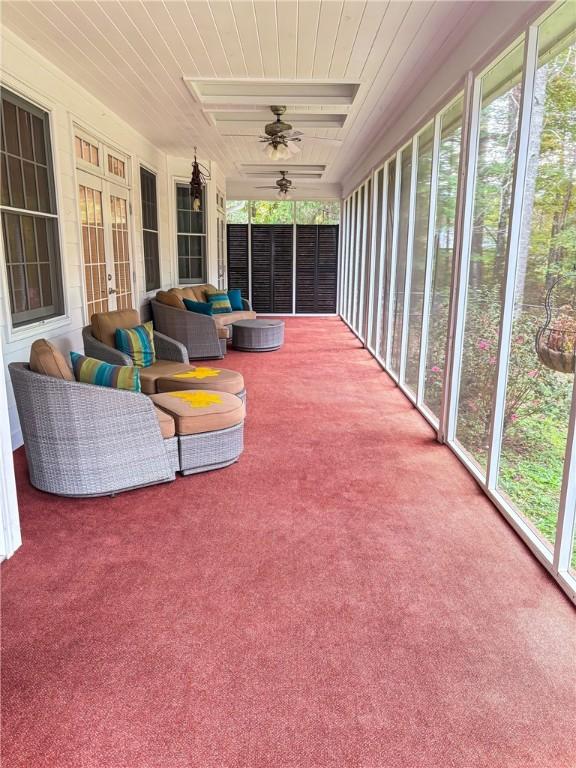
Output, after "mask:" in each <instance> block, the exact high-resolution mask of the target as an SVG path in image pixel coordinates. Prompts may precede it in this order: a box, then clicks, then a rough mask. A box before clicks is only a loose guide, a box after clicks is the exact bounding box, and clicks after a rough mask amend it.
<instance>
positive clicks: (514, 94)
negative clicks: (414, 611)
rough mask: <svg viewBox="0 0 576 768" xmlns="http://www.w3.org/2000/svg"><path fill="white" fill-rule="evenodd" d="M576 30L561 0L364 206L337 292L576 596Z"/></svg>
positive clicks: (368, 339)
mask: <svg viewBox="0 0 576 768" xmlns="http://www.w3.org/2000/svg"><path fill="white" fill-rule="evenodd" d="M575 24H576V16H575V14H574V6H573V4H571V3H568V2H567V3H562V4H558V5H556V6H554V7H553V8H552V9H551V10H550V11H548V12H547V14H546V15H545V16H544V17H542V18H541V19H540V20H539V21H538V22H537V23H535V24H533V25H532V26H531V27H530V28H528V29H526V30H525V33H524V34H523V35H522V36H521V37H520V38H519V39H518V40H517V41H516V42H515V43H514V44H513V45H511V46H510V47H509V48H508V49H507V50H506V51H504V52H503V53H502V55H501V56H500V57H499V58H498V59H497V60H495V61H493V62H492V63H491V64H490V66H488V67H487V68H486V69H485V70H484V71H482V72H478V73H470V74H468V75H467V76H466V79H465V81H464V82H463V88H462V92H461V93H460V94H458V95H456V97H455V98H454V99H453V100H452V101H451V102H450V103H448V104H446V106H445V107H444V108H443V109H442V110H441V111H440V112H439V113H438V114H437V115H435V116H434V118H433V119H432V120H431V121H430V122H429V123H428V124H426V125H424V126H422V128H421V130H419V131H418V133H416V135H414V136H412V137H411V138H410V139H409V140H408V141H407V142H406V144H404V145H403V146H401V147H399V148H398V151H397V152H396V153H395V154H394V155H392V156H391V157H389V158H387V160H386V162H385V163H384V164H383V165H382V166H381V167H379V168H377V169H376V170H375V171H374V173H373V174H372V176H371V177H370V178H369V179H367V180H366V181H365V182H364V183H363V184H362V185H361V186H360V187H358V188H357V189H356V190H354V192H353V193H352V194H350V195H349V197H348V198H347V199H346V200H345V201H344V204H343V213H342V234H341V274H342V277H341V281H340V288H339V297H338V299H339V308H340V313H341V315H342V317H343V318H344V320H345V321H346V322H347V323H348V324H349V325H350V327H351V328H352V330H353V331H354V332H355V333H356V334H357V335H358V336H359V337H360V339H361V340H362V341H363V342H364V343H365V345H366V347H367V348H368V349H369V350H370V352H371V353H372V354H373V355H374V356H375V357H376V358H377V359H378V361H379V362H380V364H381V365H382V366H383V367H384V369H385V370H386V371H387V372H388V373H389V374H390V376H391V377H392V378H393V379H394V380H395V381H396V382H397V383H398V385H399V386H400V388H401V389H402V390H403V392H404V393H405V394H406V395H407V397H409V398H410V399H411V400H412V402H413V403H414V404H415V405H416V406H417V407H418V409H419V410H420V411H421V413H422V414H423V415H424V416H425V417H426V418H427V419H428V421H429V422H430V424H431V425H432V426H433V427H434V428H435V429H436V430H437V433H438V437H439V439H440V440H441V441H442V442H446V443H448V445H449V446H450V447H451V448H452V449H453V451H454V452H455V453H456V455H457V456H458V457H459V458H460V459H461V461H462V462H463V463H464V464H465V466H466V467H467V468H468V469H469V471H470V472H471V473H472V474H473V475H474V477H475V478H476V479H477V480H478V482H479V483H480V485H481V486H482V488H483V489H484V491H485V492H486V493H487V494H488V495H489V496H490V497H491V498H492V500H493V501H494V502H495V503H496V505H497V506H498V508H499V509H500V510H501V511H502V513H503V514H504V515H505V516H506V518H507V519H508V520H509V522H510V523H511V524H512V525H513V527H514V528H515V529H516V531H517V532H518V533H519V534H520V535H521V536H522V538H523V539H524V541H525V542H526V543H527V544H528V546H530V547H531V548H532V550H533V551H534V552H535V554H536V555H537V556H538V558H539V559H540V560H541V562H542V563H544V564H545V566H546V567H547V568H548V569H549V570H550V572H551V573H552V574H553V575H554V577H555V578H556V579H557V580H558V581H559V582H560V584H561V585H562V587H563V588H564V590H565V591H566V592H567V593H568V594H569V595H571V597H572V598H573V599H574V597H575V594H576V551H575V546H574V523H575V516H576V444H575V419H576V395H575V387H574V373H573V371H574V368H573V361H574V358H575V356H576V190H575V189H574V185H575V183H576V131H575V128H574V126H575V125H576V87H575V85H574V83H575V82H576V32H575ZM547 296H548V297H549V304H550V310H549V311H550V315H551V321H550V323H549V325H546V318H547V315H546V309H545V304H546V300H547ZM539 329H544V332H543V333H542V332H540V333H539ZM542 344H544V345H545V346H546V350H545V351H546V354H547V356H548V358H547V362H543V358H542ZM539 350H540V352H539ZM558 356H560V357H562V359H563V360H564V361H568V362H569V363H570V361H572V363H571V365H572V367H571V368H570V367H568V369H566V365H565V369H564V370H559V369H558V368H557V367H553V366H552V365H551V364H550V359H551V358H554V359H557V358H558ZM554 365H556V363H554Z"/></svg>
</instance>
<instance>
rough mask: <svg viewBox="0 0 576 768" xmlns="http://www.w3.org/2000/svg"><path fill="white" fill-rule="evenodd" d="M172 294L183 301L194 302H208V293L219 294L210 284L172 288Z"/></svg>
mask: <svg viewBox="0 0 576 768" xmlns="http://www.w3.org/2000/svg"><path fill="white" fill-rule="evenodd" d="M170 293H175V294H176V295H177V296H180V298H181V299H192V301H207V299H206V294H207V293H219V291H218V288H215V287H214V286H213V285H210V283H204V284H203V285H187V286H185V287H184V288H170Z"/></svg>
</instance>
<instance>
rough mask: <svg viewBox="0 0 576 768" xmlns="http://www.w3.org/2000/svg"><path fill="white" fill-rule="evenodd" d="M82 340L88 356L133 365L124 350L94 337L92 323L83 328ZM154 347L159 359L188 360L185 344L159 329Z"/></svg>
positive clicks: (113, 362) (155, 336) (155, 332)
mask: <svg viewBox="0 0 576 768" xmlns="http://www.w3.org/2000/svg"><path fill="white" fill-rule="evenodd" d="M82 341H83V342H84V352H85V354H86V356H87V357H94V358H96V360H104V361H105V362H107V363H111V364H112V365H132V360H131V358H130V357H128V355H125V354H124V352H120V350H119V349H116V348H115V347H110V346H108V344H104V342H102V341H98V339H97V338H95V337H94V335H93V333H92V327H91V326H90V325H86V326H85V327H84V328H82ZM154 348H155V350H156V357H157V359H158V360H171V361H172V362H174V363H187V362H188V352H187V350H186V347H185V346H184V344H181V343H180V342H179V341H176V340H175V339H171V338H169V337H168V336H165V335H164V334H163V333H159V332H158V331H154Z"/></svg>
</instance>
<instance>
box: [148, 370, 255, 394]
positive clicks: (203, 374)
mask: <svg viewBox="0 0 576 768" xmlns="http://www.w3.org/2000/svg"><path fill="white" fill-rule="evenodd" d="M207 387H210V389H212V390H214V391H216V392H229V393H230V394H231V395H237V394H239V393H240V392H242V391H243V390H244V377H243V376H242V374H241V373H238V372H237V371H230V370H228V369H227V368H213V367H212V366H208V365H200V366H198V367H197V368H195V369H194V370H193V371H187V372H186V373H184V374H182V375H179V374H176V375H175V376H161V377H160V378H159V379H157V380H156V391H157V392H174V391H177V390H179V389H181V390H184V389H206V388H207Z"/></svg>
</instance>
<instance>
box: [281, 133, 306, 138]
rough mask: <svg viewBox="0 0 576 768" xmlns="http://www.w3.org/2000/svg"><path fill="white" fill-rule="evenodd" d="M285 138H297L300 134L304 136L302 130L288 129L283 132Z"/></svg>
mask: <svg viewBox="0 0 576 768" xmlns="http://www.w3.org/2000/svg"><path fill="white" fill-rule="evenodd" d="M282 135H283V136H284V138H285V139H297V138H298V137H299V136H304V134H303V133H302V131H287V132H286V133H284V134H282Z"/></svg>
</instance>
